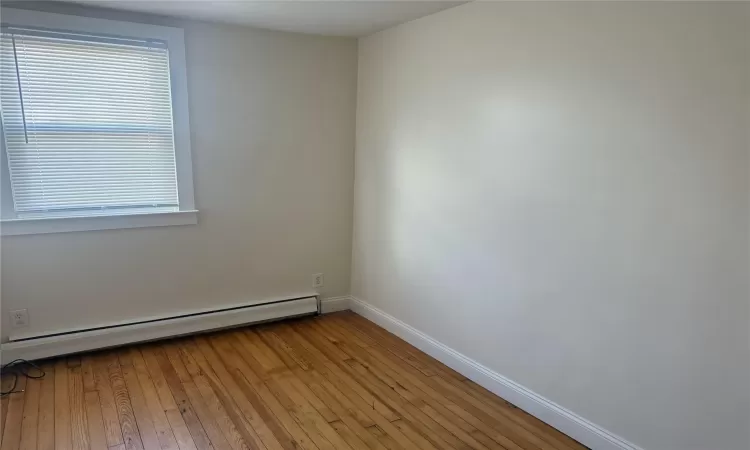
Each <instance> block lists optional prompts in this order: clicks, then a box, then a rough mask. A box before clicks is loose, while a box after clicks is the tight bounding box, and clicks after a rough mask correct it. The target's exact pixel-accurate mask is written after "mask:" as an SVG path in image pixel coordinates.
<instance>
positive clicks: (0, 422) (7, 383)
mask: <svg viewBox="0 0 750 450" xmlns="http://www.w3.org/2000/svg"><path fill="white" fill-rule="evenodd" d="M12 383H13V382H12V377H11V376H9V375H6V376H0V390H2V392H7V391H9V390H10V389H11V386H12ZM9 401H10V396H9V395H4V396H3V397H2V398H0V448H2V445H3V435H4V433H3V431H5V419H6V418H7V417H8V402H9Z"/></svg>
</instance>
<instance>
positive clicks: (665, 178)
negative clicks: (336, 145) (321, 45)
mask: <svg viewBox="0 0 750 450" xmlns="http://www.w3.org/2000/svg"><path fill="white" fill-rule="evenodd" d="M748 30H750V5H748V4H745V5H743V4H739V3H736V4H717V3H713V4H710V3H702V4H701V3H671V2H666V3H652V2H645V3H631V2H603V3H568V2H559V3H558V2H474V3H470V4H467V5H464V6H460V7H458V8H454V9H451V10H448V11H445V12H441V13H438V14H435V15H432V16H429V17H427V18H423V19H420V20H417V21H415V22H411V23H409V24H405V25H403V26H399V27H396V28H393V29H390V30H386V31H384V32H381V33H378V34H376V35H373V36H370V37H368V38H366V39H363V40H361V41H360V47H359V85H358V91H359V95H358V110H357V150H356V168H355V174H356V175H355V231H354V249H353V255H354V267H353V272H352V277H353V280H352V294H353V295H354V296H355V297H357V298H360V299H362V300H364V301H366V302H369V303H371V304H373V305H375V306H376V307H378V308H380V309H382V310H384V311H386V312H387V313H389V314H391V315H393V316H395V317H397V318H398V319H400V320H402V321H404V322H406V323H408V324H409V325H411V326H413V327H415V328H417V329H419V330H420V331H422V332H424V333H427V334H428V335H430V336H432V337H433V338H435V339H437V340H438V341H440V342H442V343H444V344H446V345H448V346H450V347H452V348H454V349H455V350H457V351H459V352H461V353H463V354H464V355H467V356H469V357H471V358H473V359H475V360H477V361H478V362H480V363H482V364H483V365H485V366H488V367H490V368H491V369H493V370H495V371H497V372H498V373H500V374H502V375H505V376H506V377H509V378H510V379H512V380H514V381H516V382H518V383H521V384H522V385H524V386H526V387H527V388H530V389H532V390H533V391H535V392H537V393H538V394H541V395H542V396H544V397H546V398H548V399H550V400H552V401H554V402H557V403H558V404H560V405H562V406H563V407H565V408H568V409H569V410H571V411H573V412H575V413H577V414H579V415H581V416H583V417H585V418H587V419H589V420H591V421H593V422H594V423H596V424H598V425H599V426H602V427H604V428H605V429H607V430H609V431H610V432H613V433H615V434H618V435H620V436H622V437H624V438H625V439H627V440H629V441H631V442H634V443H635V444H637V445H640V446H642V447H643V448H645V449H649V450H670V449H672V450H707V449H712V450H747V449H748V448H750V440H749V438H748V428H750V427H749V425H750V412H749V411H748V410H749V409H750V398H749V395H750V384H748V383H749V382H748V380H750V348H749V343H750V342H749V335H748V332H749V327H748V318H749V311H748V309H749V308H748V306H749V303H748V298H749V297H748V283H747V278H748V270H749V267H748V230H749V229H750V228H749V223H748V216H749V214H748V182H749V179H748V151H749V143H750V141H749V140H748V132H747V127H748V124H749V123H750V111H749V110H748V104H750V48H749V46H750V35H749V34H748V33H749V31H748Z"/></svg>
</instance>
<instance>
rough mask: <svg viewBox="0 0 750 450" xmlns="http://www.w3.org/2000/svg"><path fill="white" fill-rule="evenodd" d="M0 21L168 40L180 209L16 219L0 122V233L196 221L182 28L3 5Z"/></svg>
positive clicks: (114, 227)
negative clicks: (13, 7)
mask: <svg viewBox="0 0 750 450" xmlns="http://www.w3.org/2000/svg"><path fill="white" fill-rule="evenodd" d="M2 24H3V25H15V26H27V27H41V28H49V29H57V30H65V31H72V32H83V33H90V34H102V35H110V36H112V35H116V36H121V37H129V38H135V39H157V40H161V41H164V42H166V43H167V48H168V49H169V76H170V84H171V88H172V129H173V133H174V148H175V169H176V172H177V194H178V198H179V210H177V211H167V212H164V211H161V212H153V213H138V214H116V215H96V216H76V217H50V218H43V217H42V218H19V217H18V216H17V215H16V212H15V209H14V207H13V197H12V192H11V186H10V173H9V171H8V160H7V156H6V154H5V136H4V134H3V133H4V132H3V131H2V130H1V128H2V127H1V126H0V160H1V161H0V235H2V236H14V235H23V234H43V233H61V232H69V231H89V230H110V229H120V228H139V227H152V226H168V225H190V224H196V223H198V211H197V210H196V208H195V199H194V192H193V167H192V157H191V148H190V117H189V111H188V88H187V68H186V61H185V36H184V31H183V30H182V29H181V28H173V27H165V26H159V25H147V24H142V23H133V22H121V21H115V20H107V19H96V18H89V17H81V16H70V15H65V14H56V13H46V12H39V11H27V10H21V9H12V8H2Z"/></svg>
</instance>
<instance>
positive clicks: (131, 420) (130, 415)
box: [107, 353, 143, 450]
mask: <svg viewBox="0 0 750 450" xmlns="http://www.w3.org/2000/svg"><path fill="white" fill-rule="evenodd" d="M107 374H108V375H109V383H110V386H111V388H112V394H113V395H114V399H115V404H116V405H117V417H118V418H119V421H120V430H122V440H123V443H124V444H125V449H126V450H143V442H142V441H141V435H140V432H139V431H138V425H137V423H136V419H135V413H134V412H133V405H132V404H131V402H130V394H129V393H128V387H127V385H126V384H125V379H124V378H123V375H122V369H121V367H120V361H119V360H118V359H117V355H116V354H114V353H110V354H108V355H107Z"/></svg>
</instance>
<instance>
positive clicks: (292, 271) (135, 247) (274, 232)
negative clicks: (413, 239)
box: [1, 5, 357, 340]
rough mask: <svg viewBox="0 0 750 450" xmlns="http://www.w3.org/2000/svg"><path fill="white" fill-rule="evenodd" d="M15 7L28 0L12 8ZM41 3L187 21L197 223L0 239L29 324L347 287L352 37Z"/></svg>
mask: <svg viewBox="0 0 750 450" xmlns="http://www.w3.org/2000/svg"><path fill="white" fill-rule="evenodd" d="M19 6H24V5H19ZM61 8H62V10H60V8H56V9H55V8H49V7H48V6H47V7H46V9H48V10H50V9H51V10H52V11H53V12H69V11H71V12H75V13H77V14H90V15H96V16H98V17H104V18H112V19H117V20H143V19H144V17H145V19H146V20H144V21H150V22H152V23H157V24H160V23H165V24H167V25H171V26H181V27H183V28H184V29H185V44H186V51H187V71H188V84H189V95H190V123H191V138H192V150H193V171H194V181H195V199H196V204H197V207H198V209H199V210H200V214H199V224H198V225H195V226H184V227H164V228H148V229H146V228H141V229H129V230H116V231H96V232H81V233H65V234H54V235H36V236H17V237H3V238H2V243H1V244H2V319H3V321H4V322H3V325H4V326H3V336H2V337H3V340H5V339H6V336H7V334H8V332H9V331H10V329H9V327H8V322H7V321H8V317H7V316H8V311H11V310H14V309H20V308H28V310H29V314H30V321H31V328H30V329H29V331H30V332H52V331H56V330H61V329H67V328H71V327H84V326H93V325H98V324H101V323H107V322H113V321H124V320H132V319H138V318H141V317H146V316H152V315H160V314H171V313H179V312H181V311H185V310H190V309H194V308H207V307H212V306H215V307H221V306H222V305H229V304H233V303H239V302H250V301H256V300H263V299H266V298H271V297H277V296H286V295H294V294H296V293H300V292H310V291H312V286H311V283H312V274H314V273H318V272H323V273H325V288H324V289H322V290H321V293H322V296H323V297H331V296H337V295H346V294H348V293H349V271H350V259H351V220H352V185H353V170H354V162H353V157H354V155H353V153H354V151H353V150H354V127H355V124H354V114H355V101H356V78H357V75H356V73H357V43H356V41H355V40H354V39H344V38H324V37H312V36H305V35H298V34H290V33H282V32H272V31H263V30H256V29H251V28H243V27H232V26H220V25H211V24H204V23H198V22H181V21H179V22H177V21H166V22H165V21H160V20H156V19H154V20H152V19H151V18H149V17H147V16H139V15H134V14H116V13H105V12H102V11H101V10H88V9H78V8H67V7H64V6H61Z"/></svg>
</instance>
